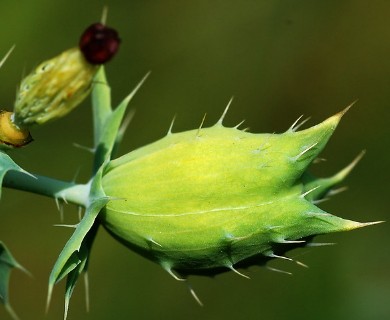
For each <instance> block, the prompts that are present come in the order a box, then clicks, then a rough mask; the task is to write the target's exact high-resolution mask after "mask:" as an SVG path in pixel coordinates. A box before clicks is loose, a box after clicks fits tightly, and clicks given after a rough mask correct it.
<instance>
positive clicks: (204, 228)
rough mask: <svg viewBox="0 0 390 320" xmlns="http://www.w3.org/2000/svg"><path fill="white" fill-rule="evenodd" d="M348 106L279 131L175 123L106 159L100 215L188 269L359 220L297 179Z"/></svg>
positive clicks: (213, 267) (154, 253)
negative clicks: (175, 129)
mask: <svg viewBox="0 0 390 320" xmlns="http://www.w3.org/2000/svg"><path fill="white" fill-rule="evenodd" d="M342 115H343V113H339V114H336V115H335V116H333V117H330V118H329V119H327V120H325V121H324V122H322V123H321V124H319V125H317V126H314V127H311V128H309V129H306V130H302V131H298V132H296V131H295V130H294V129H293V128H291V129H290V130H288V131H287V132H285V133H282V134H252V133H248V132H244V131H241V130H239V129H237V128H226V127H224V126H223V125H222V123H221V122H222V121H219V122H218V123H217V124H216V125H214V126H213V127H210V128H202V129H199V130H192V131H187V132H182V133H174V134H172V133H169V134H168V135H167V136H166V137H164V138H162V139H161V140H159V141H157V142H155V143H152V144H150V145H147V146H145V147H142V148H140V149H138V150H135V151H133V152H130V153H128V154H127V155H124V156H122V157H120V158H118V159H116V160H113V161H111V162H110V163H109V164H108V166H107V167H106V170H105V173H104V176H103V181H102V186H103V189H104V192H105V194H106V195H107V196H108V197H112V200H111V201H110V202H109V203H108V204H107V205H106V207H105V209H104V210H103V212H102V214H101V215H100V218H101V221H102V223H103V225H104V226H105V227H106V228H107V229H108V231H109V232H110V233H112V234H113V235H114V236H115V237H116V238H117V239H118V240H119V241H121V242H123V243H124V244H125V245H127V246H129V247H130V248H132V249H133V250H135V251H137V252H139V253H141V254H142V255H144V256H146V257H148V258H149V259H151V260H153V261H155V262H157V263H159V264H160V265H162V266H163V267H164V268H165V269H166V270H168V271H169V272H172V270H175V271H178V272H179V273H180V274H182V275H187V274H193V273H206V274H214V273H217V272H219V271H221V270H224V269H226V270H227V269H233V270H234V266H235V265H238V266H240V265H245V262H246V261H250V262H249V263H248V264H249V265H250V264H252V263H255V262H254V261H256V258H257V257H258V258H259V259H261V257H265V256H267V257H272V256H273V254H274V248H275V246H276V245H277V246H280V245H286V246H288V245H289V244H294V243H298V242H299V241H305V240H307V238H308V237H312V236H314V235H317V234H324V233H329V232H336V231H345V230H351V229H354V228H358V227H362V226H364V225H366V224H361V223H358V222H354V221H350V220H344V219H341V218H338V217H336V216H333V215H330V214H328V213H326V212H324V211H323V210H321V209H319V208H318V207H317V206H315V205H314V203H313V201H312V199H310V200H308V199H306V198H305V196H306V195H307V194H309V193H310V191H305V186H304V182H303V181H302V179H301V177H302V175H303V174H304V173H305V171H306V169H307V167H308V166H309V165H310V164H311V162H312V161H313V160H314V159H315V158H316V157H317V155H318V154H319V152H320V151H321V150H322V149H323V148H324V146H325V145H326V143H327V141H328V139H329V138H330V136H331V135H332V133H333V131H334V130H335V128H336V126H337V124H338V122H339V120H340V118H341V116H342ZM248 264H246V265H248Z"/></svg>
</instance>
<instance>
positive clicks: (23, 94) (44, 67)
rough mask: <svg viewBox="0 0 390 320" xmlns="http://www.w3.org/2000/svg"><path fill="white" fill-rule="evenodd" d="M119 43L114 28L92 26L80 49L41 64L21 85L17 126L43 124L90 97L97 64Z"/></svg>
mask: <svg viewBox="0 0 390 320" xmlns="http://www.w3.org/2000/svg"><path fill="white" fill-rule="evenodd" d="M119 42H120V40H119V37H118V33H117V32H116V31H115V30H114V29H111V28H108V27H106V26H105V25H103V24H100V23H97V24H93V25H92V26H90V27H88V28H87V29H86V30H85V31H84V33H83V35H82V37H81V39H80V44H79V45H80V46H79V47H78V48H72V49H69V50H67V51H65V52H63V53H61V54H60V55H58V56H56V57H54V58H52V59H50V60H47V61H45V62H43V63H41V64H40V65H39V66H38V67H37V68H36V69H35V70H34V71H33V72H32V73H30V74H29V75H28V76H27V77H25V78H24V79H23V80H22V83H21V84H20V87H19V90H18V92H17V95H16V101H15V106H14V112H15V116H14V121H15V123H16V124H17V125H18V126H21V127H28V126H31V125H34V124H43V123H45V122H48V121H51V120H53V119H57V118H60V117H63V116H65V115H66V114H68V113H69V112H70V111H72V110H73V109H74V108H75V107H77V106H78V105H79V104H80V103H81V102H82V101H83V100H84V99H85V98H86V97H87V96H88V94H89V93H90V91H91V87H92V82H93V78H94V76H95V74H96V72H97V70H98V65H100V64H104V63H106V62H107V61H109V60H110V59H111V58H112V57H113V56H114V55H115V53H116V52H117V50H118V46H119Z"/></svg>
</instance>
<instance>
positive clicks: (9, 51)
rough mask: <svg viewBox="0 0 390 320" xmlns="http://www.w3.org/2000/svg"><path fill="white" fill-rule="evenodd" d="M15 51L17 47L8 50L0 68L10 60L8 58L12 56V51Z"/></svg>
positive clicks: (0, 62) (0, 63)
mask: <svg viewBox="0 0 390 320" xmlns="http://www.w3.org/2000/svg"><path fill="white" fill-rule="evenodd" d="M14 49H15V45H13V46H12V47H11V49H9V50H8V52H7V53H6V54H5V56H4V57H3V59H1V61H0V68H1V67H2V66H3V64H4V63H5V61H6V60H7V59H8V57H9V56H10V55H11V53H12V51H14Z"/></svg>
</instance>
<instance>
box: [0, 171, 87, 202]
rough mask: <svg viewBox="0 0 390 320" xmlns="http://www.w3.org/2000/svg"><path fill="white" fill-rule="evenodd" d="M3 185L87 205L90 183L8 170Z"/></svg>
mask: <svg viewBox="0 0 390 320" xmlns="http://www.w3.org/2000/svg"><path fill="white" fill-rule="evenodd" d="M3 187H7V188H12V189H17V190H23V191H28V192H32V193H36V194H40V195H43V196H47V197H51V198H54V199H60V200H63V201H65V202H70V203H73V204H76V205H79V206H83V207H86V206H87V205H88V195H89V189H90V184H89V183H88V184H76V183H74V182H66V181H62V180H57V179H52V178H49V177H45V176H40V175H35V174H34V175H33V176H30V175H27V174H26V173H23V172H18V171H8V172H7V174H6V175H5V177H4V180H3Z"/></svg>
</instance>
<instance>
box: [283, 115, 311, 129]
mask: <svg viewBox="0 0 390 320" xmlns="http://www.w3.org/2000/svg"><path fill="white" fill-rule="evenodd" d="M302 117H303V115H301V116H300V117H299V118H298V119H297V120H295V122H294V123H293V124H292V126H291V127H290V128H288V130H287V132H295V131H297V130H298V129H299V128H300V127H301V126H303V125H304V124H305V123H306V122H307V121H309V120H310V117H308V118H306V119H305V120H303V121H302V122H301V123H298V122H299V120H301V118H302Z"/></svg>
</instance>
